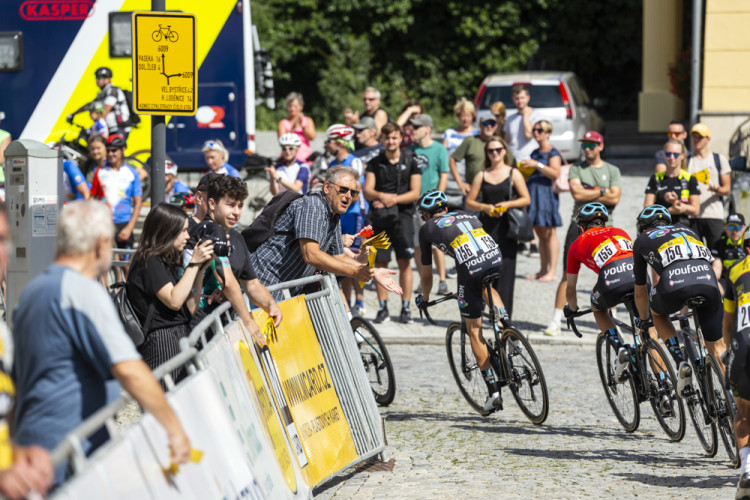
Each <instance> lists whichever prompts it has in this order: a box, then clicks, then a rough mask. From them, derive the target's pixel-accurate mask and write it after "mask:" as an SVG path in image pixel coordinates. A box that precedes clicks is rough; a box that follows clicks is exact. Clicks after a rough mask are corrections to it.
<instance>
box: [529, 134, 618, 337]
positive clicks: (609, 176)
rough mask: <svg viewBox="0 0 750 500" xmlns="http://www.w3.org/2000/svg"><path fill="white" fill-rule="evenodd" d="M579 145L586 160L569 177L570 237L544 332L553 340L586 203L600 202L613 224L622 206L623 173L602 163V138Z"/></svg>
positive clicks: (588, 137) (585, 139) (593, 136)
mask: <svg viewBox="0 0 750 500" xmlns="http://www.w3.org/2000/svg"><path fill="white" fill-rule="evenodd" d="M580 142H581V148H582V149H583V155H584V157H585V160H584V161H582V162H579V163H576V164H575V165H573V166H571V167H570V173H569V175H568V182H569V183H570V194H571V195H572V196H573V201H574V205H573V214H572V216H571V222H570V226H568V234H567V235H566V237H565V245H564V252H563V275H562V280H561V281H560V284H559V285H558V287H557V295H556V297H555V311H554V313H553V316H552V321H551V322H550V324H549V326H547V329H546V330H545V331H544V333H545V335H550V336H552V335H559V334H560V328H561V325H560V323H561V321H562V315H563V307H565V289H566V287H567V273H566V271H567V263H568V249H569V248H570V245H571V244H572V243H573V242H574V241H575V240H576V238H578V224H576V215H577V214H578V211H579V210H580V209H581V207H582V206H583V205H585V204H586V203H591V202H599V203H601V204H603V205H604V206H606V207H607V210H609V213H610V219H609V220H610V221H611V220H612V217H611V214H612V212H613V211H614V209H615V206H616V205H617V204H618V203H619V202H620V194H621V184H620V177H621V176H620V169H619V168H617V167H616V166H614V165H612V164H611V163H608V162H606V161H604V160H602V156H601V154H602V150H603V149H604V139H603V138H602V135H601V134H600V133H599V132H597V131H595V130H589V131H588V132H586V133H585V134H584V135H583V139H581V140H580ZM610 223H611V222H610Z"/></svg>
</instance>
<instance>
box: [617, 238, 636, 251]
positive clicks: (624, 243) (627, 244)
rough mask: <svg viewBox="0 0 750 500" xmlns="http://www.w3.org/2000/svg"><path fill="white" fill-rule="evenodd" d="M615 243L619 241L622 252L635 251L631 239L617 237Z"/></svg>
mask: <svg viewBox="0 0 750 500" xmlns="http://www.w3.org/2000/svg"><path fill="white" fill-rule="evenodd" d="M615 241H617V245H618V246H619V247H620V250H625V251H626V252H632V251H633V242H632V241H630V240H629V239H627V238H623V237H622V236H615Z"/></svg>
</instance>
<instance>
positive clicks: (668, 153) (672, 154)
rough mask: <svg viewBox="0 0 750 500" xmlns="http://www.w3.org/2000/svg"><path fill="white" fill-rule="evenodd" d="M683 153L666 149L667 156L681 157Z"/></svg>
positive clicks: (665, 154)
mask: <svg viewBox="0 0 750 500" xmlns="http://www.w3.org/2000/svg"><path fill="white" fill-rule="evenodd" d="M681 154H682V153H674V152H672V151H664V156H666V157H667V158H679V157H680V155H681Z"/></svg>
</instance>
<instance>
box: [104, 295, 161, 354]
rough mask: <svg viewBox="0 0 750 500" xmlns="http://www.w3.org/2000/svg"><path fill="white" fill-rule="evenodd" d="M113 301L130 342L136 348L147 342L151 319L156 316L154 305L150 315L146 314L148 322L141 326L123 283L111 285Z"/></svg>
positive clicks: (150, 305) (150, 308)
mask: <svg viewBox="0 0 750 500" xmlns="http://www.w3.org/2000/svg"><path fill="white" fill-rule="evenodd" d="M109 288H110V290H112V292H111V295H112V300H114V301H115V307H116V308H117V314H118V315H119V316H120V321H121V322H122V326H123V327H124V328H125V333H127V334H128V336H129V337H130V340H132V341H133V344H135V346H136V347H139V346H140V345H141V344H143V342H145V340H146V332H148V327H149V326H150V325H151V318H152V317H153V316H154V309H155V308H154V304H149V306H148V313H146V322H145V323H144V324H143V325H141V322H140V320H139V319H138V316H136V314H135V311H134V310H133V306H132V305H131V304H130V301H129V300H128V294H127V291H126V286H125V283H124V282H123V281H118V282H117V283H114V284H113V285H111V286H110V287H109Z"/></svg>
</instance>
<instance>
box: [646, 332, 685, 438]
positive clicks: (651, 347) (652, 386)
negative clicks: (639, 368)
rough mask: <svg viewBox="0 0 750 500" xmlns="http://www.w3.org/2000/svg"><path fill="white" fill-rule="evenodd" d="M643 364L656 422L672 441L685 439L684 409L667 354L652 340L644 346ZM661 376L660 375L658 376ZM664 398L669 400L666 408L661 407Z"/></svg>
mask: <svg viewBox="0 0 750 500" xmlns="http://www.w3.org/2000/svg"><path fill="white" fill-rule="evenodd" d="M644 346H645V350H644V351H643V352H644V364H645V368H646V379H647V380H648V387H649V399H650V401H651V408H653V409H654V415H656V420H658V421H659V425H661V428H662V429H664V432H666V433H667V436H668V437H669V439H671V440H672V441H680V440H681V439H682V438H683V437H685V407H684V406H683V405H682V400H681V399H680V398H679V397H677V377H675V374H674V370H673V369H672V365H670V364H669V359H668V358H667V353H665V352H664V349H662V347H661V346H660V345H659V343H658V342H656V341H655V340H653V339H647V341H646V343H645V344H644ZM660 374H661V375H660ZM664 396H666V397H667V398H669V405H668V408H664V407H663V406H662V399H664Z"/></svg>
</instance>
